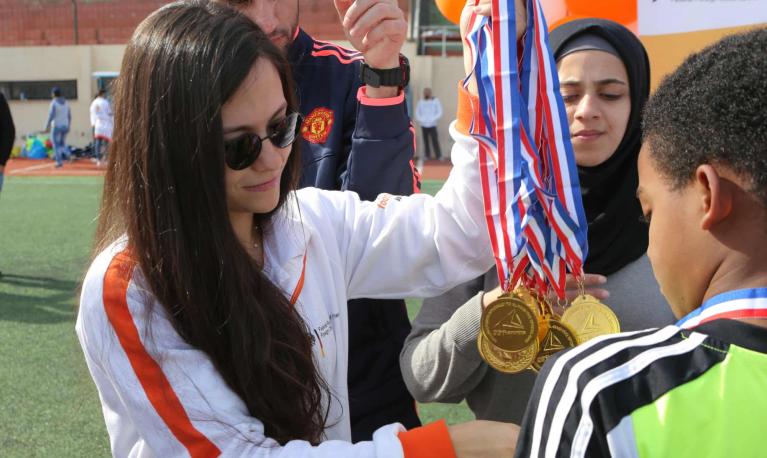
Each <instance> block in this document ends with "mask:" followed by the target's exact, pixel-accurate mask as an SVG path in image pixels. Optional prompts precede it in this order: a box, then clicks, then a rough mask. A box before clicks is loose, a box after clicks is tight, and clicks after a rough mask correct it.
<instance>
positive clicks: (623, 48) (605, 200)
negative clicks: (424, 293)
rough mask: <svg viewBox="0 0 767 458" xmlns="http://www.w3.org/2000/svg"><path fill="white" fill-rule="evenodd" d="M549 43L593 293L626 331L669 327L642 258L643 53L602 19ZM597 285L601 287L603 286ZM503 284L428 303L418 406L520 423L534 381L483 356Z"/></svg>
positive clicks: (418, 341) (559, 33)
mask: <svg viewBox="0 0 767 458" xmlns="http://www.w3.org/2000/svg"><path fill="white" fill-rule="evenodd" d="M550 43H551V47H552V50H553V52H554V57H555V59H556V61H557V73H558V75H559V79H560V91H561V94H562V97H563V100H564V102H565V108H566V111H567V115H568V123H569V126H570V133H571V140H572V143H573V150H574V152H575V158H576V163H577V165H578V175H579V178H580V184H581V192H582V197H583V205H584V207H585V210H586V218H587V220H588V225H589V226H588V241H589V254H588V257H587V259H586V263H585V271H586V272H587V273H589V274H598V275H599V276H598V277H597V276H590V278H592V279H594V282H592V285H591V288H589V292H591V293H592V294H594V295H596V296H598V297H600V298H602V299H603V300H604V302H605V303H607V304H608V305H609V306H610V307H611V308H612V309H613V311H614V312H615V314H616V315H617V316H618V319H619V320H620V324H621V330H623V331H630V330H637V329H644V328H650V327H658V326H664V325H667V324H671V323H673V322H674V317H673V315H672V314H671V310H670V308H669V307H668V305H667V304H666V301H665V299H664V298H663V296H662V295H661V294H660V290H659V288H658V285H657V283H656V281H655V278H654V276H653V273H652V269H651V267H650V263H649V260H648V259H647V256H646V254H645V252H646V251H647V226H646V224H645V223H644V222H642V221H641V216H642V211H641V208H640V206H639V202H638V200H637V199H636V196H635V192H636V188H637V181H638V177H637V156H638V154H639V148H640V142H641V131H640V125H641V114H642V109H643V107H644V103H645V101H646V100H647V98H648V96H649V92H650V68H649V62H648V59H647V53H646V52H645V49H644V47H643V46H642V44H641V42H640V41H639V40H638V39H637V37H636V36H635V35H634V34H633V33H632V32H630V31H629V30H627V29H626V28H625V27H623V26H621V25H620V24H617V23H615V22H612V21H607V20H602V19H579V20H575V21H572V22H568V23H566V24H563V25H562V26H560V27H557V28H556V29H554V30H553V31H552V32H551V35H550ZM597 278H599V279H600V280H599V281H601V282H605V283H602V284H598V285H597V283H598V281H597V280H596V279H597ZM497 285H498V279H497V275H496V272H495V269H493V270H492V271H490V272H488V273H487V274H485V275H484V276H483V277H480V278H477V279H476V280H474V281H473V282H469V283H465V284H463V285H460V286H458V287H456V288H454V289H453V290H451V291H449V292H448V293H446V294H444V295H442V296H439V297H436V298H432V299H426V300H425V301H424V302H423V306H422V307H421V310H420V312H419V314H418V316H417V317H416V319H415V321H414V322H413V329H412V331H411V333H410V335H409V336H408V338H407V340H406V341H405V346H404V348H403V350H402V353H401V355H400V366H401V368H402V373H403V377H404V379H405V383H406V384H407V386H408V388H409V389H410V391H411V393H412V394H413V396H414V397H415V399H416V400H418V401H420V402H460V401H462V400H464V399H465V400H466V401H467V403H468V405H469V407H470V408H471V409H472V411H473V412H474V414H475V415H476V416H477V418H478V419H486V420H498V421H510V422H514V423H519V422H520V421H521V420H522V415H523V413H524V410H525V406H526V404H527V399H528V397H529V394H530V390H531V389H532V387H533V383H534V381H535V374H534V373H532V372H530V371H525V372H523V373H520V374H502V373H500V372H497V371H495V370H494V369H492V368H490V367H488V365H487V364H486V363H485V362H484V361H483V360H482V358H481V357H480V355H479V352H478V350H477V344H476V339H477V334H478V332H479V319H480V315H481V310H482V306H481V304H482V303H483V302H484V303H485V304H486V303H488V302H490V301H491V300H492V299H493V298H494V297H496V296H497V295H498V293H499V292H500V291H499V290H498V289H497V288H496V287H497ZM493 288H496V289H495V290H493V291H490V290H492V289H493ZM481 291H490V292H489V293H488V294H487V295H484V294H483V293H481Z"/></svg>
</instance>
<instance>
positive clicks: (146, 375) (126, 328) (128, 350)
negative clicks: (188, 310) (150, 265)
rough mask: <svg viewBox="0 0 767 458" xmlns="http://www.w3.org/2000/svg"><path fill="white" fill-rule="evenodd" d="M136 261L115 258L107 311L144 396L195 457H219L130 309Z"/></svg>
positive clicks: (125, 256) (106, 287)
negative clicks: (143, 337)
mask: <svg viewBox="0 0 767 458" xmlns="http://www.w3.org/2000/svg"><path fill="white" fill-rule="evenodd" d="M135 267H136V262H135V261H134V260H133V259H132V258H131V256H130V254H129V252H128V250H125V251H122V252H120V253H119V254H117V256H115V257H114V258H113V259H112V262H111V263H110V264H109V268H108V269H107V272H106V275H105V276H104V296H103V297H104V309H105V310H106V314H107V318H108V319H109V323H110V324H111V325H112V328H114V331H115V334H117V338H118V340H119V341H120V346H122V348H123V351H125V354H126V355H127V356H128V361H130V365H131V367H133V371H134V372H135V373H136V377H137V378H138V380H139V382H140V383H141V386H142V387H143V388H144V393H145V394H146V397H147V398H148V399H149V402H151V403H152V406H153V407H154V409H155V411H156V412H157V414H158V415H159V416H160V418H162V419H163V421H164V422H165V424H166V425H167V426H168V429H170V431H171V432H172V433H173V435H174V436H175V437H176V439H178V441H179V442H181V444H182V445H183V446H184V447H186V449H187V451H188V452H189V455H191V456H192V457H209V456H218V455H220V454H221V451H220V450H219V449H218V447H216V445H215V444H214V443H213V442H211V441H210V439H208V438H207V437H205V435H203V434H202V433H201V432H200V431H198V430H197V429H196V428H195V427H194V425H192V422H191V420H189V416H188V415H187V414H186V410H184V406H183V405H182V404H181V401H180V400H179V399H178V396H177V395H176V393H175V391H173V387H172V386H171V385H170V382H168V379H167V378H166V377H165V374H164V373H163V371H162V368H161V367H160V365H159V364H157V362H156V361H155V360H154V359H153V358H152V357H151V356H150V355H149V353H147V351H146V348H144V344H142V343H141V338H140V337H139V332H138V329H137V328H136V324H135V323H134V322H133V317H132V316H131V313H130V310H129V309H128V299H127V293H128V285H129V284H130V279H131V275H132V274H133V269H134V268H135Z"/></svg>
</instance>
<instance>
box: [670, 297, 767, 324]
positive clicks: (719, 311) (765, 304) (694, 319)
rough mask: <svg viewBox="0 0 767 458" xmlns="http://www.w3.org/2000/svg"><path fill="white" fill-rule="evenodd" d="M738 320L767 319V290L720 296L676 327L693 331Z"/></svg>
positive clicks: (690, 314)
mask: <svg viewBox="0 0 767 458" xmlns="http://www.w3.org/2000/svg"><path fill="white" fill-rule="evenodd" d="M738 318H767V288H752V289H741V290H736V291H729V292H726V293H722V294H718V295H716V296H714V297H712V298H711V299H709V300H707V301H706V302H705V303H704V304H703V305H701V306H700V307H698V308H697V309H695V310H693V311H692V312H690V313H689V314H687V316H685V317H684V318H682V319H681V320H679V321H678V322H677V324H676V325H677V326H679V327H680V328H684V329H691V328H694V327H697V326H700V325H702V324H704V323H708V322H709V321H714V320H720V319H730V320H734V319H738Z"/></svg>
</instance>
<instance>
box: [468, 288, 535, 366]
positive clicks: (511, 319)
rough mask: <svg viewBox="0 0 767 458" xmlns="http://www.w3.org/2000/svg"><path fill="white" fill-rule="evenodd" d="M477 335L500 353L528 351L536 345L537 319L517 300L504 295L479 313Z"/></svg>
mask: <svg viewBox="0 0 767 458" xmlns="http://www.w3.org/2000/svg"><path fill="white" fill-rule="evenodd" d="M480 333H481V334H482V335H483V336H484V337H485V338H486V339H487V340H488V343H489V344H492V345H494V346H496V347H498V349H499V350H503V351H507V352H519V351H522V350H527V349H528V348H529V347H530V346H531V345H532V344H533V342H536V344H537V342H538V318H537V317H536V315H535V313H533V311H532V310H530V307H528V306H527V304H525V303H524V302H523V301H522V300H520V299H519V298H518V297H516V296H513V295H510V294H504V295H501V296H500V297H499V298H498V299H496V300H494V301H493V302H491V303H490V304H489V305H488V306H487V307H486V308H485V309H484V310H483V311H482V318H481V320H480Z"/></svg>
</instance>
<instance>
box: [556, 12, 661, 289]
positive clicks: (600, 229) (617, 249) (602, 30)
mask: <svg viewBox="0 0 767 458" xmlns="http://www.w3.org/2000/svg"><path fill="white" fill-rule="evenodd" d="M550 41H551V47H552V50H553V52H554V58H555V60H556V61H557V62H558V61H559V60H560V59H562V57H564V56H565V55H567V54H572V53H574V52H578V51H583V50H588V49H597V50H600V51H605V52H609V53H611V54H613V55H616V56H617V57H618V58H619V59H620V60H621V61H622V62H623V65H624V67H626V73H627V74H628V78H629V96H630V98H631V114H630V115H629V119H628V125H627V126H626V133H625V134H624V135H623V139H622V140H621V142H620V144H619V145H618V148H617V149H616V150H615V152H614V153H613V155H612V156H610V158H608V159H607V160H606V161H605V162H603V163H601V164H599V165H596V166H593V167H581V166H578V178H579V179H580V185H581V194H582V198H583V206H584V209H585V211H586V220H587V221H588V242H589V253H588V256H587V258H586V263H585V266H584V269H585V271H586V272H587V273H598V274H603V275H610V274H612V273H614V272H616V271H618V270H620V269H621V268H623V267H624V266H625V265H627V264H629V263H631V262H633V261H635V260H636V259H638V258H640V257H641V256H642V255H644V253H645V252H646V251H647V242H648V228H647V225H646V224H645V223H644V222H642V221H641V216H642V208H641V206H640V205H639V200H637V198H636V188H637V185H638V183H639V176H638V172H637V157H638V156H639V148H640V146H641V140H642V138H641V137H642V133H641V129H640V127H641V117H642V110H643V108H644V104H645V102H646V101H647V98H648V97H649V94H650V63H649V61H648V58H647V52H646V51H645V49H644V47H643V46H642V43H641V42H640V41H639V39H638V38H637V37H636V36H635V35H634V34H633V33H632V32H631V31H629V30H628V29H626V28H625V27H623V26H622V25H620V24H618V23H616V22H612V21H608V20H604V19H578V20H574V21H571V22H567V23H565V24H563V25H561V26H559V27H557V28H555V29H554V30H552V31H551V35H550Z"/></svg>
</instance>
